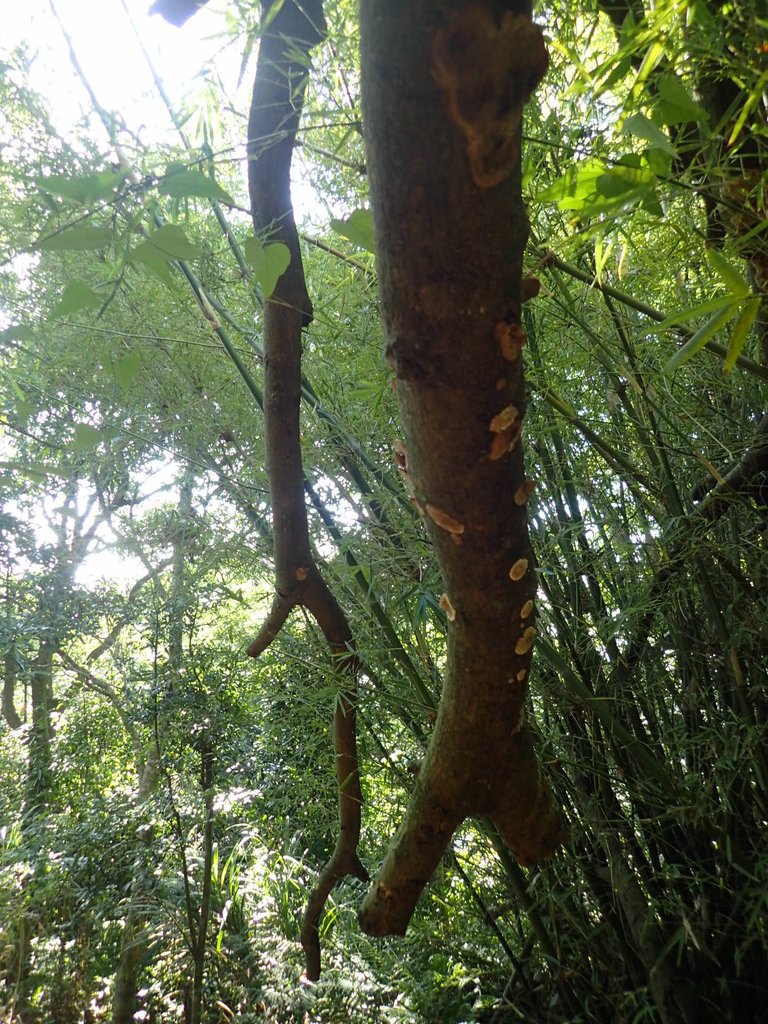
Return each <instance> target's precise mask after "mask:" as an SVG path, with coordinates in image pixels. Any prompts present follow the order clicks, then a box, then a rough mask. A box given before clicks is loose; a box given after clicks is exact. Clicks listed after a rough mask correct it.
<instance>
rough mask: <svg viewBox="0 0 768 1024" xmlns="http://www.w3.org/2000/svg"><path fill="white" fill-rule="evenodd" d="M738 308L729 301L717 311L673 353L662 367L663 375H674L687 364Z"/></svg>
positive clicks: (737, 305) (736, 304) (734, 303)
mask: <svg viewBox="0 0 768 1024" xmlns="http://www.w3.org/2000/svg"><path fill="white" fill-rule="evenodd" d="M738 308H739V304H738V303H736V302H733V301H730V302H729V303H728V305H727V306H725V307H724V308H723V309H721V310H719V311H718V312H717V313H715V315H714V316H713V317H711V319H709V320H707V322H706V323H705V324H704V326H703V327H700V328H699V329H698V331H696V333H695V334H694V335H693V337H692V338H690V339H689V340H688V341H686V343H685V344H684V345H683V346H682V347H681V348H679V349H678V350H677V352H675V354H674V355H673V356H672V358H671V359H669V360H668V361H667V363H666V364H665V366H664V373H674V371H675V370H678V369H679V368H680V367H681V366H683V364H684V363H687V362H688V360H689V359H691V358H692V356H695V355H696V353H697V352H699V351H701V349H703V348H704V346H705V345H706V344H707V342H708V341H709V340H710V339H711V338H713V337H714V335H715V334H717V332H718V331H719V330H720V329H721V328H722V327H725V325H726V324H727V323H728V321H729V320H731V319H732V318H733V317H734V316H735V315H736V312H737V310H738Z"/></svg>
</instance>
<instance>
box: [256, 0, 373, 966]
mask: <svg viewBox="0 0 768 1024" xmlns="http://www.w3.org/2000/svg"><path fill="white" fill-rule="evenodd" d="M271 6H272V5H271V4H270V3H264V4H263V10H264V11H265V12H266V11H267V10H268V9H270V7H271ZM324 32H325V22H324V18H323V10H322V3H321V2H320V0H305V2H303V3H301V4H299V3H293V2H292V0H286V3H284V5H283V6H282V7H281V8H280V9H279V11H278V12H277V14H275V16H274V18H273V19H272V21H271V22H270V23H269V26H268V28H267V30H266V32H265V33H264V35H263V36H262V39H261V44H260V47H259V59H258V64H257V69H256V80H255V83H254V89H253V100H252V103H251V111H250V117H249V122H248V158H249V164H248V185H249V190H250V197H251V209H252V213H253V223H254V228H255V230H256V233H257V234H258V235H260V236H261V237H267V236H268V238H269V240H270V241H280V242H283V243H284V244H285V245H287V246H288V249H289V251H290V255H291V260H290V264H289V266H288V269H287V270H286V271H285V273H284V274H283V275H282V277H281V278H280V280H279V281H278V283H277V286H276V288H275V291H274V293H273V294H272V295H271V296H270V297H269V298H268V300H267V301H266V303H265V306H264V360H265V371H264V423H265V440H266V450H267V472H268V475H269V482H270V495H271V503H272V529H273V537H274V552H275V577H276V580H275V598H274V601H273V604H272V609H271V612H270V614H269V616H268V617H267V620H266V622H265V623H264V624H263V626H262V628H261V630H260V631H259V634H258V636H257V637H256V638H255V639H254V640H253V641H252V642H251V643H250V645H249V647H248V653H249V654H250V655H251V656H252V657H258V655H259V654H260V653H261V652H262V651H264V650H265V649H266V647H267V646H268V645H269V644H270V643H271V642H272V640H273V639H274V638H275V636H277V634H278V632H279V631H280V629H281V627H282V626H283V624H284V623H285V621H286V619H287V617H288V615H289V614H290V612H291V610H292V609H293V608H295V607H296V606H297V605H302V606H304V607H305V608H306V609H307V610H308V611H309V612H310V614H311V615H312V616H313V617H314V619H315V621H316V622H317V624H318V626H319V627H320V629H321V631H322V633H323V635H324V636H325V639H326V641H327V643H328V646H329V648H330V651H331V655H332V657H333V659H334V662H335V664H336V667H337V669H338V671H339V673H340V674H341V680H342V690H341V693H340V694H339V698H338V700H337V703H336V711H335V716H334V743H335V750H336V774H337V780H338V787H339V836H338V840H337V843H336V847H335V849H334V851H333V853H332V855H331V858H330V860H329V861H328V863H327V864H326V866H325V868H324V869H323V871H322V872H321V875H320V878H319V880H318V883H317V885H316V887H315V889H314V891H313V892H312V894H311V895H310V897H309V900H308V903H307V908H306V911H305V914H304V921H303V925H302V931H301V939H302V945H303V947H304V953H305V958H306V974H307V977H308V978H309V979H310V980H316V979H317V978H318V977H319V975H320V944H319V935H318V925H319V921H320V915H321V914H322V911H323V907H324V906H325V902H326V900H327V898H328V895H329V893H330V892H331V889H332V888H333V886H334V885H335V884H336V882H337V881H338V880H339V879H341V878H343V877H344V876H345V875H353V876H354V877H355V878H359V879H361V880H363V881H367V879H368V873H367V872H366V870H365V868H364V867H363V865H362V864H361V862H360V860H359V858H358V855H357V843H358V840H359V837H360V812H361V804H362V795H361V791H360V779H359V774H358V762H357V740H356V719H355V700H356V671H357V662H356V659H355V656H354V653H353V641H352V632H351V629H350V627H349V624H348V622H347V620H346V617H345V615H344V612H343V611H342V609H341V607H340V605H339V604H338V602H337V601H336V599H335V598H334V596H333V594H332V593H331V591H330V590H329V588H328V586H327V584H326V583H325V580H324V579H323V578H322V576H321V575H320V573H319V572H318V570H317V567H316V566H315V564H314V561H313V559H312V553H311V548H310V542H309V530H308V525H307V512H306V505H305V499H304V471H303V467H302V460H301V443H300V433H299V429H300V427H299V403H300V399H301V335H302V330H303V329H304V328H305V327H308V326H309V324H310V323H311V321H312V304H311V302H310V299H309V295H308V293H307V286H306V281H305V278H304V270H303V266H302V261H301V252H300V249H299V237H298V234H297V231H296V224H295V221H294V217H293V206H292V202H291V190H290V168H291V157H292V154H293V148H294V145H295V138H296V130H297V127H298V123H299V118H300V115H301V109H302V104H303V99H304V91H305V87H306V81H307V66H308V59H307V58H308V55H309V52H310V50H311V48H312V47H313V46H314V45H315V44H317V43H318V42H319V41H320V40H321V39H322V37H323V35H324Z"/></svg>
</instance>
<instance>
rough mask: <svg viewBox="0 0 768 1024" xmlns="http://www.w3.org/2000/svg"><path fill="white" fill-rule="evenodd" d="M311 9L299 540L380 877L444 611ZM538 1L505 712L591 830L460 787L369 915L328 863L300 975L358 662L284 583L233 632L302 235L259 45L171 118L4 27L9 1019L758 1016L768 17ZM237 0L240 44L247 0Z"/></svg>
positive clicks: (330, 3)
mask: <svg viewBox="0 0 768 1024" xmlns="http://www.w3.org/2000/svg"><path fill="white" fill-rule="evenodd" d="M325 14H326V19H327V21H328V37H327V40H326V41H325V42H324V43H323V44H322V45H321V46H319V47H318V48H317V50H316V51H315V52H314V55H313V68H312V72H311V77H310V86H309V91H308V94H307V99H306V109H305V113H304V117H303V121H302V126H301V130H300V133H299V140H300V143H301V146H300V150H299V156H298V157H296V158H295V161H294V194H295V196H301V195H304V194H308V193H309V194H311V195H312V199H311V202H310V203H309V205H308V209H307V210H305V214H304V219H303V222H302V221H301V220H300V222H299V230H300V233H301V243H302V259H303V261H304V264H305V268H306V276H307V284H308V288H309V292H310V297H311V299H312V303H313V306H314V322H313V323H312V326H311V328H310V329H309V330H308V331H307V332H306V333H305V335H304V341H303V357H302V378H301V382H300V384H301V402H302V413H301V424H300V428H301V429H300V435H299V439H300V444H301V449H302V457H303V465H304V474H305V480H304V493H305V498H306V507H307V510H308V526H309V540H310V544H311V549H312V557H313V559H314V560H315V562H316V564H317V565H318V566H319V567H320V569H321V570H322V573H323V575H324V576H325V577H326V578H327V580H328V582H329V586H330V587H331V589H332V590H333V592H334V594H335V595H336V597H337V599H338V600H339V601H340V602H341V603H342V604H343V606H344V608H345V609H346V610H347V612H348V615H349V619H350V623H351V628H352V631H353V633H354V636H355V640H356V647H357V655H358V658H359V704H358V717H359V733H360V737H359V740H360V747H361V750H360V757H361V777H362V787H363V796H364V800H365V804H364V808H363V833H362V841H361V845H360V854H361V858H362V859H363V861H364V862H365V864H366V866H367V867H368V868H369V869H371V870H372V871H373V870H374V869H375V867H376V866H377V864H378V863H379V862H380V861H381V859H382V857H383V854H384V850H385V847H386V845H387V841H388V839H389V837H390V835H391V832H392V827H393V822H395V821H397V820H398V819H399V817H400V815H401V814H402V811H403V808H404V806H405V804H406V802H407V798H408V794H409V793H410V792H411V790H412V789H413V785H414V777H415V775H416V773H417V772H418V770H419V763H420V761H421V758H422V756H423V752H424V749H425V747H426V743H427V740H428V737H429V735H430V733H431V731H432V727H433V723H434V720H435V709H436V707H437V703H438V700H439V696H440V691H441V684H442V678H443V674H444V671H445V658H446V646H445V635H446V623H447V618H446V615H447V610H446V604H445V602H444V601H443V602H441V596H442V585H441V583H440V581H439V576H438V574H437V570H436V560H435V557H434V551H433V549H432V545H431V542H430V541H429V539H428V536H427V533H426V531H425V528H424V525H423V523H422V521H421V518H420V516H419V513H418V511H417V510H416V509H415V508H414V506H413V504H412V503H411V501H410V500H409V494H408V492H407V489H406V487H405V484H404V480H403V477H402V474H401V473H400V472H399V471H398V470H399V469H402V464H401V456H400V454H399V442H400V437H399V428H398V427H397V425H396V423H397V414H396V411H395V404H396V402H395V400H396V395H395V394H394V391H393V388H392V387H391V383H390V379H389V373H388V371H387V369H386V366H385V362H384V355H383V351H382V346H381V327H380V324H379V320H378V313H377V292H376V278H375V270H376V268H375V265H374V263H373V258H372V256H371V254H370V250H371V249H372V233H371V231H372V229H371V217H370V214H369V212H368V210H369V201H368V196H367V177H366V167H365V162H364V158H363V149H362V131H363V128H364V126H362V125H361V115H360V109H359V95H358V82H359V72H358V56H357V45H358V40H357V18H356V11H355V9H354V5H352V4H351V3H348V2H347V0H327V2H326V4H325ZM538 20H540V21H541V22H542V23H544V24H545V28H546V33H547V35H548V37H549V40H550V42H549V48H550V69H549V72H548V76H547V78H546V80H545V82H544V83H543V85H542V86H541V88H540V89H539V90H538V92H537V95H536V97H535V99H534V100H533V101H532V103H531V105H530V106H529V108H528V112H527V115H526V122H525V127H524V144H523V160H524V168H523V170H524V192H525V195H526V199H527V203H528V213H529V218H530V221H531V238H530V243H529V247H528V251H527V255H526V258H525V263H526V273H527V274H529V275H532V276H533V277H535V278H536V279H537V281H538V282H539V284H540V287H539V290H538V297H536V298H534V299H532V300H531V301H530V302H528V303H526V305H525V306H524V307H523V327H524V329H525V335H526V338H527V344H526V346H525V349H524V359H525V362H526V371H527V378H528V390H529V397H528V412H527V416H526V421H525V431H524V443H525V463H526V473H527V477H528V479H529V480H530V482H531V483H530V495H529V510H530V513H531V528H532V540H533V544H534V548H535V554H536V563H537V570H536V573H537V580H538V613H539V621H538V626H539V637H538V640H537V644H536V648H535V655H534V661H533V668H532V671H531V696H530V699H529V702H528V706H527V717H528V721H529V723H531V726H532V729H533V731H534V733H535V737H536V743H537V746H538V751H539V756H540V758H541V759H542V761H543V763H544V764H545V766H546V769H547V773H548V775H549V777H550V778H551V780H552V785H553V788H554V791H555V794H556V798H557V801H558V804H559V806H560V807H561V808H562V809H563V813H564V815H565V818H566V820H567V827H568V837H567V840H566V843H565V846H564V848H563V850H562V851H561V852H560V853H558V855H557V856H556V857H555V859H554V860H553V861H552V862H551V863H550V864H549V865H548V866H546V867H544V868H539V869H531V870H527V869H523V868H521V867H520V866H519V865H518V864H517V863H516V862H515V861H514V860H513V858H512V857H511V856H510V854H509V852H508V851H507V850H506V849H505V848H504V846H503V845H502V844H501V843H500V842H499V839H498V836H497V835H496V834H495V832H494V831H493V829H492V828H491V827H490V826H489V824H488V823H487V822H485V821H475V822H468V823H467V824H466V825H465V826H464V828H463V829H462V830H461V831H460V832H459V833H458V834H457V836H456V837H454V840H453V843H452V846H451V848H450V850H449V852H448V853H447V855H446V856H445V857H444V858H443V861H442V863H441V865H440V867H439V868H438V871H437V873H436V876H435V877H434V879H433V881H432V883H431V884H430V886H429V887H428V888H427V890H426V892H425V894H424V896H423V898H422V901H421V903H420V904H419V909H418V912H417V916H416V918H415V919H414V921H413V923H412V925H411V928H410V930H409V932H408V934H407V936H406V937H405V938H404V939H403V940H398V941H395V940H384V941H379V942H377V941H374V940H371V939H368V938H366V937H364V936H362V935H361V934H360V932H359V930H358V928H357V923H356V909H357V907H358V905H359V904H360V901H361V900H362V898H363V895H364V887H363V886H362V884H361V883H360V882H358V881H357V880H354V879H347V880H345V881H344V882H342V883H341V884H340V885H339V886H338V887H337V888H336V889H335V890H334V892H333V894H332V895H331V898H330V900H329V903H328V905H327V907H326V912H325V915H324V917H323V919H322V921H321V923H320V939H321V942H322V945H323V950H324V962H325V970H324V975H323V978H322V979H321V981H320V982H319V983H318V984H317V985H315V986H309V985H301V984H300V983H299V977H300V975H301V972H302V970H303V959H302V953H301V948H300V944H299V937H300V919H301V915H302V913H303V910H304V907H305V904H306V900H307V896H308V893H309V892H310V890H311V889H312V886H313V885H314V883H315V879H316V876H317V873H318V871H319V870H320V869H321V867H322V865H323V864H324V863H325V862H326V860H327V858H328V857H329V855H330V853H331V852H332V850H333V847H334V842H335V832H334V830H335V827H336V797H337V792H336V785H335V781H334V771H335V761H334V755H333V748H332V744H331V737H330V735H329V733H330V722H331V720H332V718H333V714H334V711H337V710H338V708H339V707H340V706H342V704H343V701H344V699H345V694H344V690H343V687H342V686H341V685H340V682H339V676H338V675H337V674H336V673H335V671H334V663H333V659H332V658H331V657H330V656H329V655H328V653H327V649H326V647H325V645H324V643H323V640H322V637H321V636H320V635H319V632H318V630H317V629H316V627H315V626H314V625H313V624H312V623H311V622H310V621H309V620H308V619H305V618H304V617H303V616H302V614H301V613H299V612H296V613H294V615H293V616H292V617H291V618H290V619H289V620H288V622H287V624H286V626H285V627H284V629H283V632H282V633H281V634H280V637H279V638H278V640H277V641H276V642H274V643H273V645H272V646H271V647H269V649H268V651H267V652H266V653H265V654H264V655H263V656H262V658H261V659H260V660H259V661H257V662H252V661H250V660H249V659H247V658H246V657H245V655H244V647H245V645H246V643H247V642H248V640H249V638H250V637H251V636H252V635H253V634H254V632H255V631H256V630H257V629H258V627H259V626H260V625H261V623H262V622H263V621H264V619H265V617H266V614H267V611H268V608H269V605H270V602H271V597H272V590H273V580H272V571H273V565H272V554H271V552H272V535H271V508H270V502H269V491H268V486H267V480H266V476H265V472H264V465H265V455H264V441H263V415H262V408H261V405H262V403H263V393H264V373H263V369H264V368H263V349H262V342H263V328H264V320H263V311H262V306H263V304H264V302H265V301H266V300H268V299H269V298H270V296H272V295H273V294H274V292H275V289H276V288H278V287H279V281H280V279H281V276H282V275H283V274H284V273H285V270H286V267H287V263H286V261H285V255H286V254H285V252H284V251H283V250H284V246H283V245H282V243H281V242H279V241H276V240H275V237H274V235H273V234H270V233H269V232H267V233H265V234H264V235H259V236H258V237H256V236H255V235H254V234H253V229H252V226H251V224H250V220H249V216H248V214H247V212H246V211H247V208H248V199H247V195H246V187H245V168H244V166H243V164H242V163H241V161H242V159H243V157H244V153H245V141H246V140H245V129H244V115H245V113H246V111H247V108H248V104H249V101H250V97H249V95H248V87H249V85H250V83H249V82H248V81H247V78H248V75H245V76H243V89H242V90H241V91H240V92H238V94H237V96H236V97H235V98H234V100H233V101H231V97H230V96H228V95H227V91H226V89H223V88H222V89H219V88H218V87H216V88H214V89H209V90H207V91H206V92H205V95H204V97H203V99H202V100H199V102H198V100H196V99H191V100H190V101H189V103H188V106H187V108H186V109H184V110H182V109H179V110H176V109H174V108H172V107H171V106H170V101H169V111H168V134H167V138H166V140H165V141H164V142H163V143H162V144H156V145H153V146H148V145H145V144H144V143H142V141H141V135H140V134H139V123H138V121H137V123H136V124H127V125H126V124H125V122H124V120H121V118H120V117H114V116H112V115H110V114H108V113H107V112H106V111H105V110H104V109H103V108H101V107H100V106H97V103H96V102H95V101H94V100H93V95H91V96H90V99H89V102H90V104H91V111H90V114H89V116H88V117H87V118H85V119H84V120H83V121H82V122H81V123H79V124H78V125H77V126H75V127H72V126H70V125H57V124H56V123H55V118H53V115H51V114H50V113H49V111H48V109H47V104H46V100H45V98H42V97H40V96H38V95H36V94H35V93H34V91H33V90H32V88H31V86H30V84H29V63H28V61H27V60H26V58H25V56H24V54H23V53H17V52H5V53H4V55H3V65H2V77H1V78H0V99H1V100H2V102H1V103H0V136H1V137H2V139H3V142H2V154H1V156H0V260H1V261H2V263H1V265H0V328H2V330H1V331H0V345H1V346H2V353H3V359H2V360H0V387H1V388H2V431H3V433H2V452H1V453H0V495H1V496H2V500H3V514H2V518H1V519H0V560H2V570H3V572H2V577H3V578H2V601H3V605H2V614H1V615H0V650H1V651H2V654H3V660H4V677H3V699H2V722H0V780H2V781H0V977H1V978H2V999H3V1000H4V1007H5V1013H6V1015H8V1016H9V1019H16V1018H19V1019H21V1020H24V1021H27V1020H56V1021H61V1022H64V1021H77V1020H83V1019H90V1020H109V1019H115V1020H117V1019H121V1018H120V1017H119V1014H118V1009H119V1007H118V1006H117V1004H118V1003H119V1002H120V1000H119V999H118V994H119V992H121V991H122V992H128V993H129V994H131V992H130V990H131V989H133V993H132V995H133V996H134V997H135V996H136V993H138V994H139V995H138V1000H139V1002H138V1010H139V1012H140V1013H142V1014H143V1015H144V1016H143V1018H138V1019H147V1020H150V1019H151V1020H156V1021H170V1020H172V1019H178V1018H179V1017H185V1019H187V1020H195V1019H197V1020H211V1021H214V1020H216V1021H218V1020H221V1019H225V1018H226V1019H231V1018H239V1019H242V1020H244V1021H247V1020H265V1019H266V1020H273V1021H276V1022H277V1021H279V1022H285V1021H292V1020H295V1021H304V1020H309V1019H312V1020H317V1021H327V1022H335V1021H339V1020H342V1019H344V1020H346V1019H349V1020H354V1021H368V1020H370V1021H382V1022H384V1021H386V1022H390V1021H391V1022H395V1021H414V1022H416V1021H419V1022H421V1021H434V1022H436V1024H437V1022H441V1024H443V1022H449V1021H455V1022H459V1021H469V1020H479V1021H487V1022H494V1024H501V1022H505V1021H512V1020H518V1019H526V1018H527V1019H532V1020H536V1021H543V1022H552V1024H555V1022H558V1024H559V1022H565V1021H574V1022H575V1021H585V1022H586V1021H591V1022H602V1021H606V1020H611V1021H619V1022H621V1021H627V1022H634V1021H640V1020H659V1021H670V1022H676V1021H685V1022H697V1024H698V1022H700V1021H722V1020H726V1021H733V1022H746V1021H750V1022H751V1021H759V1020H765V1019H768V1005H767V1004H766V1001H765V999H766V997H765V984H764V978H765V970H766V963H767V961H768V937H767V936H766V932H765V922H766V920H767V918H766V892H768V847H767V846H766V821H767V820H768V784H767V781H766V780H768V757H767V756H766V746H765V740H766V727H767V723H768V704H767V703H766V691H765V682H766V664H768V634H767V632H766V628H767V627H766V623H768V603H767V601H766V593H765V580H766V578H768V555H767V553H766V524H767V523H768V514H767V512H766V509H767V508H768V421H767V420H766V415H765V412H766V408H765V388H766V380H767V379H768V365H766V353H768V335H767V334H766V326H767V325H768V313H767V312H766V303H765V295H766V292H765V288H766V283H768V269H767V268H768V250H767V248H766V246H767V244H768V243H767V242H766V199H765V181H766V144H767V139H766V112H765V105H764V104H765V101H764V84H765V73H766V70H765V61H766V54H765V44H764V37H765V29H766V23H765V19H764V14H763V13H761V11H760V10H759V9H758V7H757V6H753V5H750V4H749V3H745V4H736V5H732V6H730V7H727V8H715V7H712V6H711V5H708V4H706V3H700V2H696V3H690V4H682V5H681V4H677V5H673V4H657V5H650V4H648V5H643V4H640V3H634V2H630V3H626V4H623V3H612V4H608V3H605V4H600V5H599V9H597V10H596V9H595V7H594V5H587V4H576V5H573V4H572V5H565V6H564V5H559V6H555V7H552V8H548V9H547V10H546V11H544V10H542V11H541V12H540V14H539V15H538ZM193 23H194V19H193V21H192V22H191V23H190V25H191V24H193ZM221 27H222V32H224V33H229V38H230V39H231V40H232V41H233V42H234V43H235V44H236V45H237V46H238V47H239V50H240V52H241V53H243V52H244V54H245V56H244V57H243V64H244V65H247V64H248V53H249V52H250V47H251V46H252V45H253V42H254V39H256V40H258V36H259V32H260V30H261V29H260V27H255V21H254V11H253V9H252V5H248V8H247V10H245V9H243V10H241V9H239V5H237V4H234V5H230V7H229V10H228V11H227V13H226V14H225V15H223V16H222V21H221ZM188 30H189V26H187V27H186V28H185V29H183V30H181V31H182V32H186V31H188ZM241 33H242V38H241ZM246 37H247V38H246ZM179 38H181V36H180V37H179ZM74 45H75V48H76V47H77V40H74ZM115 45H118V41H115ZM225 55H226V56H225V57H223V58H222V59H226V60H230V61H234V63H235V64H237V63H238V60H239V58H238V55H237V53H235V52H234V51H225ZM251 70H252V69H251ZM64 71H65V69H62V74H63V73H64ZM249 74H250V70H249ZM158 77H159V76H158ZM89 84H90V83H89ZM83 85H84V83H83V82H82V81H80V82H79V83H77V82H76V83H74V84H73V86H72V87H73V89H74V88H78V89H80V88H82V87H83ZM83 95H84V96H88V93H87V92H83ZM96 100H98V97H96ZM118 113H119V112H118ZM191 114H197V115H199V116H198V117H197V119H195V117H192V116H190V115H191ZM195 123H198V124H199V125H200V131H199V134H196V132H197V129H195V128H193V125H194V124H195ZM179 129H181V131H179ZM187 133H189V134H187ZM253 141H254V140H252V142H253ZM255 141H257V142H259V144H261V145H263V146H264V147H267V146H268V145H269V144H270V142H271V141H274V140H269V139H262V140H255ZM407 170H408V169H407V168H404V169H403V174H406V175H407ZM406 227H407V226H406ZM403 233H404V235H406V234H407V232H406V231H405V230H404V232H403ZM436 233H437V232H436ZM439 233H440V236H441V237H443V235H450V229H449V227H448V229H445V228H444V226H443V228H441V231H440V232H439ZM420 244H421V245H423V247H424V251H425V253H426V254H427V255H428V254H429V246H430V244H431V240H430V238H429V237H422V238H421V239H420ZM446 287H450V284H448V285H446ZM535 291H536V288H535V286H532V287H531V293H535ZM454 298H455V297H454ZM196 969H197V973H196ZM195 1002H197V1009H195V1007H194V1004H195ZM124 1005H127V1003H126V1004H124ZM135 1009H136V1007H133V1008H129V1009H128V1010H125V1013H126V1014H128V1016H126V1017H124V1018H122V1019H127V1020H130V1019H131V1018H132V1016H133V1013H134V1011H135ZM195 1013H198V1014H199V1016H198V1017H195Z"/></svg>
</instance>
